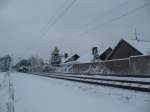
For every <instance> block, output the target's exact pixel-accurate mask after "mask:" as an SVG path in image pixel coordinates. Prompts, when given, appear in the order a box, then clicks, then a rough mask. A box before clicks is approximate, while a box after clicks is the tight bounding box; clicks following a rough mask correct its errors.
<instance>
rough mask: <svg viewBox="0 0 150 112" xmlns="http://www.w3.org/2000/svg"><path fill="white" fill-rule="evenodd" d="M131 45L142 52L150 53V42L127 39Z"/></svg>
mask: <svg viewBox="0 0 150 112" xmlns="http://www.w3.org/2000/svg"><path fill="white" fill-rule="evenodd" d="M126 41H127V42H128V43H129V44H130V45H132V46H133V47H134V48H136V49H137V50H138V51H140V52H141V53H142V54H144V55H147V54H150V42H144V41H137V40H126Z"/></svg>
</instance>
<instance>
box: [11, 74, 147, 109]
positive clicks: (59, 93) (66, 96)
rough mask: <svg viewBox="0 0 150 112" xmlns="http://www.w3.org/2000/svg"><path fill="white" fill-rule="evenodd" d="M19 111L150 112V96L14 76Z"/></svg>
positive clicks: (49, 79)
mask: <svg viewBox="0 0 150 112" xmlns="http://www.w3.org/2000/svg"><path fill="white" fill-rule="evenodd" d="M12 76H13V82H14V89H15V112H150V94H149V93H141V92H135V91H129V90H123V89H117V88H111V87H103V86H95V85H89V84H83V83H78V82H71V81H64V80H59V79H52V78H45V77H41V76H33V75H30V74H23V73H12Z"/></svg>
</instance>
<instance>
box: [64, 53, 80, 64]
mask: <svg viewBox="0 0 150 112" xmlns="http://www.w3.org/2000/svg"><path fill="white" fill-rule="evenodd" d="M79 58H80V56H79V55H78V54H74V55H73V56H71V57H68V58H66V59H65V60H64V63H68V62H73V61H76V60H78V59H79Z"/></svg>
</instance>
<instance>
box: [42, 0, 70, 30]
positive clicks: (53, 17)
mask: <svg viewBox="0 0 150 112" xmlns="http://www.w3.org/2000/svg"><path fill="white" fill-rule="evenodd" d="M69 1H70V0H65V1H64V2H63V3H62V4H61V5H60V7H59V8H58V9H57V10H56V11H55V14H54V15H52V16H51V17H50V19H49V20H48V22H47V23H46V25H45V26H44V27H43V28H42V30H41V32H43V31H45V30H46V29H47V28H48V26H49V25H50V24H51V22H52V21H53V20H54V19H55V17H56V16H57V13H59V11H60V10H63V8H64V7H65V5H66V4H67V3H68V2H69Z"/></svg>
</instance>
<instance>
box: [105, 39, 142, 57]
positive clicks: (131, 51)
mask: <svg viewBox="0 0 150 112" xmlns="http://www.w3.org/2000/svg"><path fill="white" fill-rule="evenodd" d="M136 55H142V53H141V52H140V51H138V50H137V49H136V48H134V47H133V46H132V45H130V44H129V43H128V42H126V41H125V40H123V39H121V40H120V42H119V43H118V44H117V46H116V47H115V48H114V50H113V51H112V53H111V54H110V55H109V56H108V57H107V60H113V59H123V58H129V57H130V56H136Z"/></svg>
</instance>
